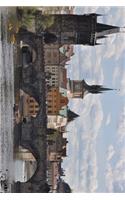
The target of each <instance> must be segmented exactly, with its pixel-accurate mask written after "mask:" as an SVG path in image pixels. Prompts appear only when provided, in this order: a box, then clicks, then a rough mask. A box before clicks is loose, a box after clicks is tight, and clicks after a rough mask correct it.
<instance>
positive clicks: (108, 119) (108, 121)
mask: <svg viewBox="0 0 125 200" xmlns="http://www.w3.org/2000/svg"><path fill="white" fill-rule="evenodd" d="M110 122H111V113H109V114H108V116H107V118H106V122H105V125H106V126H108V125H109V124H110Z"/></svg>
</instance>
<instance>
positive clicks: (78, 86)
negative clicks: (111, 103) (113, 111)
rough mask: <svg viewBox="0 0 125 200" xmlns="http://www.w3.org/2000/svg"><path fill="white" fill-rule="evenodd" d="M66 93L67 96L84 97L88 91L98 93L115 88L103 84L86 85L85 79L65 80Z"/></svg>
mask: <svg viewBox="0 0 125 200" xmlns="http://www.w3.org/2000/svg"><path fill="white" fill-rule="evenodd" d="M67 83H68V84H67V95H68V97H69V98H84V96H85V95H86V94H88V93H92V94H99V93H103V92H105V91H108V90H115V89H111V88H107V87H103V85H88V84H87V83H86V82H85V80H70V79H68V80H67Z"/></svg>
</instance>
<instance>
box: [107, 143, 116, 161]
mask: <svg viewBox="0 0 125 200" xmlns="http://www.w3.org/2000/svg"><path fill="white" fill-rule="evenodd" d="M114 154H115V150H114V147H113V146H112V145H110V146H109V148H108V152H107V161H110V160H111V159H112V157H113V155H114Z"/></svg>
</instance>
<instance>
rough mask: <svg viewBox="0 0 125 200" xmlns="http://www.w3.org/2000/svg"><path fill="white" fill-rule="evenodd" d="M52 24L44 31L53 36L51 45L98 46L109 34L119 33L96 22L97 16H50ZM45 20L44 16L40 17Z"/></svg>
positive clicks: (117, 28)
mask: <svg viewBox="0 0 125 200" xmlns="http://www.w3.org/2000/svg"><path fill="white" fill-rule="evenodd" d="M52 16H53V17H54V22H53V24H52V25H51V26H50V27H48V28H47V29H46V31H47V32H49V33H51V34H53V36H54V35H55V37H56V39H55V37H53V40H52V38H51V41H50V42H51V43H55V44H61V45H63V44H83V45H90V46H94V45H98V42H97V41H98V40H99V39H102V38H105V37H107V35H109V34H113V33H117V32H120V28H119V27H117V26H111V25H106V24H102V23H98V22H97V18H98V16H100V15H98V14H95V13H92V14H84V15H65V14H63V15H52ZM42 17H43V18H44V19H45V16H41V20H42Z"/></svg>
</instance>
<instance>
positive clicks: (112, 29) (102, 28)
mask: <svg viewBox="0 0 125 200" xmlns="http://www.w3.org/2000/svg"><path fill="white" fill-rule="evenodd" d="M119 32H120V27H118V26H111V25H107V24H101V23H97V25H96V38H97V39H100V38H103V37H105V36H106V35H110V34H113V33H119Z"/></svg>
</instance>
